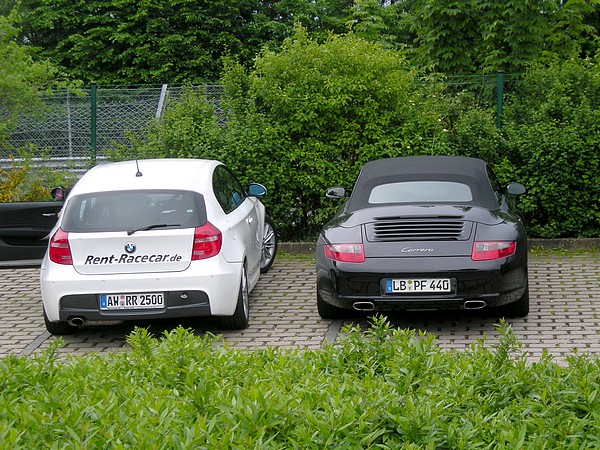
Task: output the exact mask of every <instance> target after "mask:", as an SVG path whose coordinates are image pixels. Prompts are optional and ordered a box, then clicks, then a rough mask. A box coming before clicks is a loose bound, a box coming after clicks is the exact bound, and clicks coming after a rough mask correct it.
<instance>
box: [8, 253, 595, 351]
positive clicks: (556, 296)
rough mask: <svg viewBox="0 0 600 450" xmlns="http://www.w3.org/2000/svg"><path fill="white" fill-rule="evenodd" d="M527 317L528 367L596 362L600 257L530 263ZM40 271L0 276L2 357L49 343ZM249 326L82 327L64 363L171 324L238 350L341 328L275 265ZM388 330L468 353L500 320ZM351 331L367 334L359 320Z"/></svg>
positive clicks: (421, 322) (307, 275)
mask: <svg viewBox="0 0 600 450" xmlns="http://www.w3.org/2000/svg"><path fill="white" fill-rule="evenodd" d="M529 265H530V273H529V276H530V296H531V308H530V314H529V316H528V317H526V318H519V319H510V320H508V322H509V323H510V324H511V326H512V329H513V330H514V332H515V335H516V337H517V339H518V340H519V341H520V342H521V343H522V346H523V347H522V348H523V350H524V351H525V352H526V353H527V354H528V359H529V360H530V361H536V360H539V358H540V357H541V355H542V352H543V351H547V352H548V353H549V354H550V355H552V356H553V357H554V359H555V361H557V362H564V361H565V358H566V356H567V355H568V354H570V353H571V352H573V351H578V352H582V353H590V354H594V353H598V352H600V253H598V252H596V253H589V254H577V255H573V254H569V255H567V256H564V255H558V254H546V253H542V254H541V256H540V255H535V254H534V255H532V256H530V261H529ZM38 276H39V270H38V269H2V270H0V356H1V355H8V354H16V355H31V354H33V353H34V352H36V351H37V350H40V349H44V348H46V347H48V345H49V343H50V342H51V341H52V340H53V339H55V338H54V337H52V336H51V335H50V334H48V333H47V331H46V329H45V327H44V321H43V317H42V310H41V300H40V291H39V285H38ZM250 302H251V303H250V314H251V318H250V322H251V323H250V326H249V327H248V328H247V329H246V330H243V331H228V330H222V329H219V328H218V322H217V321H215V320H212V319H196V320H194V321H192V320H188V321H186V322H183V323H182V322H177V323H173V322H158V323H157V322H153V323H129V322H127V323H121V324H114V325H110V326H106V325H103V326H89V327H86V328H84V329H81V330H80V331H79V332H78V333H77V334H76V335H74V336H66V337H64V338H63V339H64V341H65V346H64V347H63V348H61V350H60V351H61V352H62V353H63V354H64V355H67V354H72V355H79V354H84V353H88V352H105V351H115V350H119V349H122V348H127V346H128V344H127V342H126V338H127V336H128V334H129V333H130V332H131V331H132V330H133V328H134V326H135V325H139V326H143V327H149V328H150V330H151V332H152V333H153V334H154V335H156V336H158V335H160V334H161V333H162V332H163V331H164V330H168V329H172V328H173V327H176V326H177V325H178V324H180V323H181V324H182V325H183V326H185V327H189V328H192V329H194V331H195V333H196V334H198V335H202V334H203V333H206V332H210V333H213V334H219V335H222V337H223V338H224V340H225V341H226V342H228V343H229V344H230V345H231V346H233V347H236V348H257V347H262V346H267V345H269V346H276V347H291V348H296V347H300V348H319V347H321V346H322V345H323V343H325V342H334V341H335V340H336V338H337V336H338V335H339V333H341V332H342V327H343V325H345V324H348V323H350V324H351V323H353V322H348V321H346V322H343V321H337V320H336V321H331V320H323V319H321V318H320V317H319V315H318V314H317V308H316V296H315V275H314V262H313V261H312V260H311V259H309V258H307V257H282V258H279V259H278V260H277V261H276V262H275V264H274V265H273V268H272V269H271V271H270V272H269V273H267V274H266V275H263V276H262V277H261V279H260V281H259V284H258V285H257V287H256V288H255V289H254V291H253V292H252V294H251V296H250ZM390 321H391V323H392V324H393V326H397V327H405V328H412V329H415V330H417V331H423V332H427V333H432V334H435V335H436V336H437V337H438V342H439V345H440V346H441V347H442V348H446V349H466V348H469V346H470V345H471V344H472V343H474V342H477V340H478V339H481V338H482V337H485V338H486V340H485V342H486V344H485V345H486V346H493V345H494V344H495V343H497V339H498V332H497V330H496V325H497V324H498V320H497V319H495V318H494V317H489V316H486V315H483V314H475V313H471V312H468V313H467V312H462V313H450V314H449V313H431V312H428V313H418V314H417V313H410V314H402V315H396V316H395V317H392V318H391V319H390ZM354 323H355V324H357V325H360V326H368V321H366V320H364V319H357V320H356V321H354Z"/></svg>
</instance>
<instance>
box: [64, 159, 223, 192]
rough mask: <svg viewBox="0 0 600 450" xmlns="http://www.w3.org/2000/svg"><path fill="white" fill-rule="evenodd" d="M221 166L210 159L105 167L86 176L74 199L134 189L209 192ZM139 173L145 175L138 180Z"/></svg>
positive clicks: (94, 168)
mask: <svg viewBox="0 0 600 450" xmlns="http://www.w3.org/2000/svg"><path fill="white" fill-rule="evenodd" d="M218 165H221V163H220V162H219V161H215V160H207V159H169V158H166V159H140V160H137V161H135V160H132V161H122V162H116V163H107V164H101V165H98V166H96V167H93V168H92V169H90V170H89V171H88V172H86V173H85V174H84V175H83V176H82V177H81V179H80V180H79V181H78V182H77V184H76V185H75V187H74V188H73V190H72V191H71V193H70V195H76V194H85V193H89V192H106V191H120V190H130V189H140V190H145V189H183V190H193V191H197V192H205V191H206V189H207V188H208V187H209V186H210V185H211V183H212V177H211V175H212V172H213V170H214V168H215V167H217V166H218ZM138 170H139V173H141V175H139V176H137V174H138Z"/></svg>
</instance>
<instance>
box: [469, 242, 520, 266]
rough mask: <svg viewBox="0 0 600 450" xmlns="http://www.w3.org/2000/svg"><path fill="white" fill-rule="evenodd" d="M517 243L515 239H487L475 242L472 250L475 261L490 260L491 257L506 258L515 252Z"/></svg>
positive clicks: (472, 257)
mask: <svg viewBox="0 0 600 450" xmlns="http://www.w3.org/2000/svg"><path fill="white" fill-rule="evenodd" d="M516 250H517V243H516V242H515V241H485V242H475V243H474V244H473V250H472V252H471V259H472V260H473V261H489V260H491V259H500V258H506V257H507V256H511V255H514V254H515V251H516Z"/></svg>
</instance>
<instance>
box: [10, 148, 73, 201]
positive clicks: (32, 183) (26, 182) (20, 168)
mask: <svg viewBox="0 0 600 450" xmlns="http://www.w3.org/2000/svg"><path fill="white" fill-rule="evenodd" d="M75 180H76V176H75V175H74V174H73V173H70V172H68V171H67V170H64V169H61V170H56V168H53V167H50V166H45V165H44V163H43V161H37V162H36V163H34V162H33V161H32V159H31V157H30V156H29V155H27V154H25V153H23V152H21V156H20V157H19V158H16V159H13V160H12V161H11V162H10V166H7V167H6V168H5V169H3V168H0V202H2V203H10V202H36V201H51V200H52V198H51V196H50V191H51V190H52V188H55V187H57V186H69V185H70V184H72V183H74V182H75Z"/></svg>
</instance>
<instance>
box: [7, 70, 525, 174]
mask: <svg viewBox="0 0 600 450" xmlns="http://www.w3.org/2000/svg"><path fill="white" fill-rule="evenodd" d="M516 80H517V78H516V77H515V76H514V75H503V74H498V75H479V76H468V77H451V78H449V79H447V80H446V81H445V85H446V92H447V93H449V94H450V95H460V94H461V93H464V92H468V93H469V95H471V96H472V97H473V98H475V99H476V100H475V101H476V103H479V104H485V105H486V106H490V107H493V106H494V104H495V105H496V110H497V125H498V127H500V126H501V114H502V102H503V100H502V97H503V92H505V91H504V90H505V89H506V88H508V89H510V88H511V86H514V83H515V81H516ZM187 89H194V90H201V91H202V92H203V94H204V95H205V96H206V98H207V99H208V100H209V101H211V102H212V103H213V104H214V105H215V107H216V111H217V114H218V115H219V112H220V109H219V103H220V99H221V97H222V94H223V88H222V86H220V85H203V86H195V87H187V86H176V85H166V84H165V85H140V86H114V87H111V86H107V87H104V86H102V87H96V86H95V85H92V86H91V87H90V88H88V89H81V90H79V91H77V92H69V91H59V92H54V93H53V94H51V95H48V96H46V97H45V98H44V104H45V108H44V109H43V110H42V111H39V112H38V113H37V114H35V115H29V116H23V117H21V119H20V120H19V124H18V127H17V129H16V130H15V131H14V132H13V133H12V136H11V137H10V138H9V139H8V141H7V145H4V146H2V144H0V166H1V165H2V164H3V163H4V164H7V163H8V162H10V160H11V158H14V157H15V156H16V155H15V152H16V149H23V148H32V149H33V151H34V152H37V153H34V156H35V154H40V155H41V154H44V156H46V157H48V158H49V161H51V163H52V162H53V163H54V164H57V165H63V166H70V167H74V168H78V167H79V168H83V167H89V166H90V165H91V164H93V163H94V162H96V161H97V160H102V159H105V158H106V156H107V154H108V153H109V151H110V150H111V149H114V147H115V145H123V146H128V145H129V140H128V138H127V135H128V134H129V133H139V132H141V131H143V130H144V128H145V127H146V126H147V125H148V123H149V122H150V121H151V120H155V119H156V118H158V117H160V116H161V115H162V113H163V112H164V110H165V109H166V108H169V107H170V106H172V105H173V104H175V103H176V102H177V101H178V100H180V99H181V98H182V96H183V95H184V93H185V92H186V90H187ZM220 117H222V115H221V116H220Z"/></svg>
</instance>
